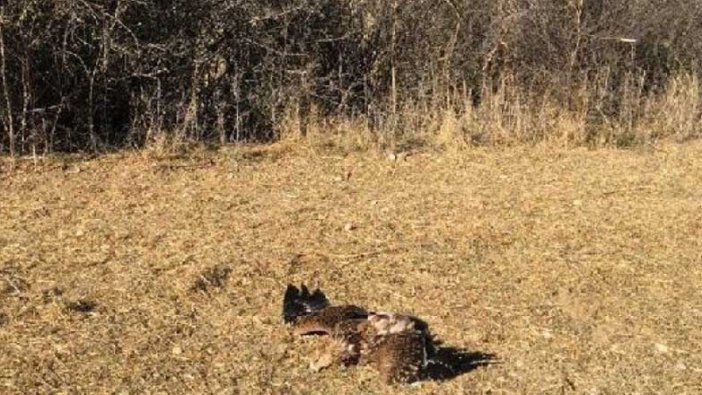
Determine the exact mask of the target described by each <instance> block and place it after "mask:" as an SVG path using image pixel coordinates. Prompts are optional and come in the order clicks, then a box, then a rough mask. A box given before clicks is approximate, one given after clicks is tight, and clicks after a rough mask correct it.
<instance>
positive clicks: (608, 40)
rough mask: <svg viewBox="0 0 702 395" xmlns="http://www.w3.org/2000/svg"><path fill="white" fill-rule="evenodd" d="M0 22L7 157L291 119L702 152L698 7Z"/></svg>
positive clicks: (236, 134) (57, 11) (313, 2)
mask: <svg viewBox="0 0 702 395" xmlns="http://www.w3.org/2000/svg"><path fill="white" fill-rule="evenodd" d="M0 4H1V5H0V7H1V8H0V122H1V123H0V151H4V152H10V153H12V154H18V155H21V154H26V153H30V152H35V153H36V152H38V153H44V152H49V151H53V150H62V151H71V150H85V149H87V150H100V149H103V148H108V147H120V146H125V145H130V146H142V145H144V144H145V143H148V142H149V141H150V140H152V139H154V138H156V137H157V136H159V135H161V134H164V133H165V134H171V135H174V136H178V137H182V138H185V139H194V140H200V141H218V142H228V141H234V140H244V139H246V140H253V139H274V138H276V137H278V136H279V135H280V133H281V130H283V129H286V128H287V129H290V127H289V123H290V122H291V119H292V120H297V121H299V122H296V123H295V125H297V126H296V130H297V132H299V133H302V134H304V133H306V132H308V131H309V130H311V129H309V128H314V125H311V124H310V122H312V121H309V120H310V119H312V120H319V119H357V120H362V122H361V123H362V124H363V125H365V126H364V127H366V128H367V129H368V130H369V131H370V133H372V134H377V135H382V136H386V137H387V136H389V135H401V134H403V133H413V132H415V131H416V130H419V129H421V130H423V131H424V132H438V133H437V134H438V135H442V134H443V135H448V136H449V138H458V139H460V140H462V141H467V142H470V143H476V144H482V143H499V142H504V141H507V142H509V141H515V140H524V141H533V140H541V139H550V138H558V139H565V141H567V142H574V143H591V142H595V141H600V142H604V143H616V144H624V143H627V142H628V141H631V140H632V139H633V140H636V139H641V138H644V137H645V138H657V137H662V136H667V135H671V134H672V135H676V136H678V137H681V138H692V137H696V136H698V135H699V134H700V130H699V126H697V125H698V123H699V122H698V121H699V119H700V91H699V80H698V75H699V73H698V70H697V68H696V67H697V66H698V65H699V64H700V60H702V41H701V40H699V37H702V5H700V3H699V2H698V1H694V0H668V1H660V0H640V1H618V2H617V1H615V2H613V1H608V0H60V1H59V0H9V1H6V2H2V3H0ZM311 115H313V116H311ZM286 125H287V126H286ZM317 129H319V128H317ZM642 136H644V137H642Z"/></svg>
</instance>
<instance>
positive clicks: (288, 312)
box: [283, 284, 329, 324]
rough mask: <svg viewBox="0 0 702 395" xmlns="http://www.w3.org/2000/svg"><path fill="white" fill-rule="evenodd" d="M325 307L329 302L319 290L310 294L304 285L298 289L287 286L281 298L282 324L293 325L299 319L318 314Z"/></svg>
mask: <svg viewBox="0 0 702 395" xmlns="http://www.w3.org/2000/svg"><path fill="white" fill-rule="evenodd" d="M327 307H329V300H328V299H327V297H326V295H324V293H323V292H322V291H321V290H319V289H316V290H314V292H310V291H309V289H307V287H306V286H305V285H304V284H302V285H301V286H300V288H298V287H296V286H294V285H291V284H288V287H287V289H286V290H285V295H284V296H283V322H285V323H286V324H290V323H293V322H295V321H297V320H298V318H300V317H303V316H307V315H310V314H313V313H317V312H320V311H322V310H324V309H325V308H327Z"/></svg>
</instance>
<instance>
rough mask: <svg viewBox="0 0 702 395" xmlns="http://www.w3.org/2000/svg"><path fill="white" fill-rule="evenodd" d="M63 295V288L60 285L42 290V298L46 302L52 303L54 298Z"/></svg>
mask: <svg viewBox="0 0 702 395" xmlns="http://www.w3.org/2000/svg"><path fill="white" fill-rule="evenodd" d="M62 296H63V289H61V288H59V287H53V288H50V289H45V290H43V291H41V300H42V302H44V304H47V303H51V302H53V301H54V300H56V299H58V298H61V297H62Z"/></svg>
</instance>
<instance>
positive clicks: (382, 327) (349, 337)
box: [283, 285, 436, 383]
mask: <svg viewBox="0 0 702 395" xmlns="http://www.w3.org/2000/svg"><path fill="white" fill-rule="evenodd" d="M283 321H284V322H285V323H286V324H290V325H291V326H292V328H293V332H294V333H295V334H296V335H314V334H316V335H327V336H330V337H331V338H332V339H334V341H335V343H336V345H337V347H336V348H337V350H335V351H334V354H335V355H333V356H332V361H331V363H332V364H334V363H336V364H340V365H343V366H351V365H356V364H370V365H372V366H374V367H375V368H376V369H378V371H379V372H380V374H381V376H382V377H383V378H384V379H385V381H386V382H387V383H411V382H414V381H418V380H420V379H421V378H422V374H423V370H424V369H425V368H426V367H427V365H428V364H430V363H433V362H434V361H432V359H431V358H432V356H433V355H434V353H435V351H436V348H435V344H434V340H433V337H432V335H431V333H430V332H429V328H428V325H427V324H426V323H425V322H423V321H421V320H420V319H418V318H415V317H412V316H408V315H403V314H395V313H385V312H372V311H367V310H365V309H364V308H362V307H359V306H355V305H337V306H332V305H331V304H330V303H329V300H328V299H327V297H326V296H325V295H324V293H323V292H322V291H320V290H319V289H317V290H315V291H314V292H310V291H309V289H307V287H306V286H305V285H302V286H300V288H297V287H295V286H293V285H288V287H287V289H286V291H285V296H284V298H283Z"/></svg>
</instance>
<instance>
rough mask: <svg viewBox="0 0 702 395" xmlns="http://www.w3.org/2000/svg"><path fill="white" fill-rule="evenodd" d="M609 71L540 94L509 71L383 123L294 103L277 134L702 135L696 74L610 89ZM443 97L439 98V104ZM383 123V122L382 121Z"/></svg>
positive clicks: (349, 138) (628, 139) (508, 139)
mask: <svg viewBox="0 0 702 395" xmlns="http://www.w3.org/2000/svg"><path fill="white" fill-rule="evenodd" d="M610 84H611V81H609V79H608V76H607V75H606V74H598V75H597V76H595V77H594V78H590V79H586V80H583V81H582V82H580V83H579V84H577V85H576V86H574V87H572V88H570V89H569V90H568V91H569V92H570V94H569V95H564V94H563V92H564V89H563V88H562V87H556V86H554V87H553V88H551V89H546V90H545V91H542V92H540V93H535V92H533V91H530V90H529V89H525V88H523V87H520V86H519V85H518V84H517V83H516V82H515V79H514V78H512V77H511V76H507V77H505V78H502V79H501V80H500V81H498V82H496V83H495V84H491V86H490V87H489V88H488V87H486V88H484V89H483V91H482V92H480V98H481V99H480V102H479V103H477V104H476V103H475V102H474V99H472V95H470V94H469V93H468V94H467V93H466V92H458V91H454V92H451V93H448V94H443V95H441V97H440V98H432V99H431V100H427V101H425V102H418V101H406V102H405V103H404V104H403V105H401V106H400V108H399V110H398V112H397V114H396V115H395V116H393V115H392V114H385V115H384V119H382V120H381V121H380V122H378V121H377V120H373V119H369V118H368V117H366V116H359V117H355V118H349V117H321V116H319V115H318V114H317V113H316V112H315V111H311V112H310V115H309V116H307V117H302V116H301V115H300V113H299V108H297V107H295V106H291V107H290V108H289V110H288V111H286V116H285V117H284V118H283V119H282V120H281V122H280V124H279V125H277V128H278V129H277V130H278V134H279V138H280V139H282V140H286V141H298V142H300V141H306V142H309V143H313V144H314V145H317V146H330V145H335V146H337V147H340V148H343V149H351V150H357V149H369V148H381V149H382V148H392V149H400V150H403V149H411V148H412V147H413V146H416V145H418V144H430V145H433V146H436V147H441V148H445V149H454V148H461V147H471V146H504V145H515V144H537V143H545V144H549V145H553V146H559V147H578V146H588V147H622V148H625V147H632V146H640V145H643V144H652V143H655V142H657V141H660V140H667V141H675V142H683V141H687V140H690V139H695V138H699V137H700V136H702V122H700V121H702V95H701V92H700V81H699V78H698V77H697V76H696V75H694V74H691V73H681V74H678V75H675V76H673V77H671V78H670V80H669V81H668V83H667V84H666V85H665V86H664V87H662V88H661V89H659V90H657V91H646V89H645V86H644V79H643V78H642V77H641V76H639V77H635V76H630V77H628V78H627V79H625V80H624V81H622V82H621V86H620V87H618V88H617V89H618V93H617V94H616V95H612V93H611V92H612V87H611V86H610ZM437 103H440V104H437ZM378 125H379V126H378Z"/></svg>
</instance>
